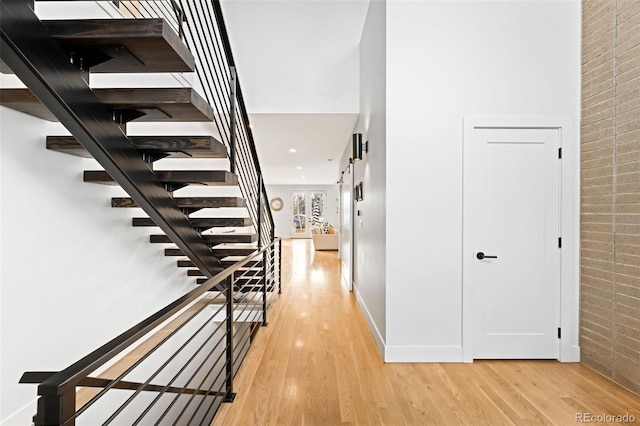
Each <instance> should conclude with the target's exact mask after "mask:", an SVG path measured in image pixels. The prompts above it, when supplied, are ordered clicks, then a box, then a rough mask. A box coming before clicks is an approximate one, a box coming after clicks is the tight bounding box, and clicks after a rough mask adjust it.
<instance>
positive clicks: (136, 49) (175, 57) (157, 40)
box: [42, 18, 195, 73]
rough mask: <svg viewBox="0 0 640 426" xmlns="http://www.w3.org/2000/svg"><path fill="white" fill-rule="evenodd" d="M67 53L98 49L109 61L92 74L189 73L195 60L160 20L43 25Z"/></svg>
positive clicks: (72, 21)
mask: <svg viewBox="0 0 640 426" xmlns="http://www.w3.org/2000/svg"><path fill="white" fill-rule="evenodd" d="M42 23H43V25H44V26H45V28H46V29H47V31H48V32H49V34H51V35H52V37H53V38H54V39H56V41H57V42H58V43H59V44H60V45H61V46H62V48H63V49H64V50H66V51H78V50H80V49H87V48H98V49H100V50H102V51H103V52H104V53H105V54H107V55H109V56H112V59H110V60H107V61H106V62H103V63H101V64H98V65H95V66H93V67H91V68H90V71H91V72H112V73H119V72H121V73H138V72H149V73H151V72H191V71H193V70H194V69H195V60H194V58H193V55H191V52H189V49H188V48H187V46H186V45H185V44H184V43H183V42H182V40H180V38H179V37H178V35H177V34H176V33H175V31H174V30H173V29H172V28H171V26H170V25H169V24H168V23H167V22H166V21H165V20H164V19H161V18H152V19H86V20H55V21H42Z"/></svg>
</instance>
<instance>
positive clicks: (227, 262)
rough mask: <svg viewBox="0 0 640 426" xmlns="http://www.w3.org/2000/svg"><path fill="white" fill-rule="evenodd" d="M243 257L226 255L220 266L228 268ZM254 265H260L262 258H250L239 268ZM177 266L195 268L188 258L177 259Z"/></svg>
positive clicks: (252, 266) (253, 266)
mask: <svg viewBox="0 0 640 426" xmlns="http://www.w3.org/2000/svg"><path fill="white" fill-rule="evenodd" d="M245 257H246V256H227V257H225V258H224V259H220V263H222V266H224V267H225V268H228V267H230V266H233V265H235V264H236V263H238V262H240V261H241V260H244V258H245ZM255 267H259V268H261V267H262V259H256V260H250V261H248V262H247V263H246V264H245V266H243V267H242V268H240V270H243V268H255ZM178 268H196V265H195V264H194V263H193V262H192V261H191V260H189V259H179V260H178Z"/></svg>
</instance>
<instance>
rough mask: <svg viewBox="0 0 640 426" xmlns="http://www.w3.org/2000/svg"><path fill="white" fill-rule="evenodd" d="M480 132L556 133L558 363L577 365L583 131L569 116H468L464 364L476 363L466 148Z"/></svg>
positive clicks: (465, 164) (465, 162) (465, 122)
mask: <svg viewBox="0 0 640 426" xmlns="http://www.w3.org/2000/svg"><path fill="white" fill-rule="evenodd" d="M476 129H556V130H558V136H559V141H558V145H559V147H561V148H562V159H561V160H558V161H560V165H559V170H560V175H559V185H560V188H559V194H560V199H559V214H560V218H559V222H560V233H561V237H562V249H561V250H560V254H559V256H560V259H559V265H560V274H559V280H560V295H559V297H560V303H559V309H560V312H559V318H560V324H559V327H561V329H562V334H561V338H560V351H559V360H560V361H561V362H579V361H580V347H579V346H578V333H579V313H580V309H579V298H580V282H579V276H580V274H579V272H580V263H579V262H580V259H579V248H580V142H579V141H580V137H579V136H580V132H579V129H578V127H577V125H576V124H575V123H574V122H573V120H572V119H571V118H570V117H565V116H548V117H546V116H541V117H538V116H533V117H519V116H518V117H514V116H495V117H488V116H465V117H463V129H462V130H463V137H462V163H463V164H462V206H463V207H462V230H463V232H462V253H461V254H462V361H463V362H473V348H472V343H473V291H472V288H471V284H470V282H469V280H468V279H467V276H468V271H469V270H470V267H471V262H472V261H473V260H474V259H473V256H472V255H467V254H469V253H472V252H473V250H474V248H473V247H472V246H471V241H470V235H469V233H468V232H466V230H467V229H470V223H471V222H470V215H469V209H468V208H467V206H468V205H469V203H468V200H470V196H471V194H470V193H469V191H470V190H469V187H470V185H469V183H470V180H469V179H471V176H469V174H468V173H465V171H466V170H467V168H468V164H469V162H470V161H471V159H470V158H469V157H468V154H467V152H468V150H467V149H465V148H466V146H467V145H468V144H469V143H471V141H472V139H473V137H472V135H473V134H474V131H475V130H476Z"/></svg>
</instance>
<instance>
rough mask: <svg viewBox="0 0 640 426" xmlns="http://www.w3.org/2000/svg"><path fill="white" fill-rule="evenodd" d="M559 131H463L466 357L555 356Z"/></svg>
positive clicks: (556, 346) (494, 129) (480, 129)
mask: <svg viewBox="0 0 640 426" xmlns="http://www.w3.org/2000/svg"><path fill="white" fill-rule="evenodd" d="M559 136H560V135H559V130H558V129H523V128H519V129H496V128H491V129H489V128H479V129H474V130H473V132H472V135H465V174H466V176H465V186H466V188H465V200H464V203H465V207H464V208H465V227H466V229H465V233H466V234H467V236H466V237H465V246H464V250H465V253H464V256H466V257H467V258H466V259H465V270H464V274H465V277H464V280H465V289H471V290H472V311H473V314H472V315H473V332H472V336H473V337H472V353H473V358H476V359H478V358H506V359H514V358H551V359H557V358H558V356H559V339H558V327H559V325H560V324H559V317H560V315H559V314H560V312H559V309H560V279H559V276H560V269H559V237H560V229H559V216H560V214H559V213H560V212H559V159H558V146H559ZM483 256H484V258H483Z"/></svg>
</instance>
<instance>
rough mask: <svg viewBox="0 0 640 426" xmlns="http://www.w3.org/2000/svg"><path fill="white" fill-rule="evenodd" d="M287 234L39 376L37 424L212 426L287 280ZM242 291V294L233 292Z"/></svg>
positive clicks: (29, 377)
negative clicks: (283, 258)
mask: <svg viewBox="0 0 640 426" xmlns="http://www.w3.org/2000/svg"><path fill="white" fill-rule="evenodd" d="M281 250H282V245H281V240H280V239H277V240H275V241H273V242H272V243H271V244H269V245H267V246H265V247H263V248H262V249H261V250H260V251H258V252H256V253H255V254H252V255H249V256H247V257H245V258H244V259H243V260H242V261H240V262H238V263H236V264H235V265H234V266H233V267H231V268H228V269H226V270H225V271H223V272H221V273H220V274H218V275H216V276H215V277H213V278H211V279H209V280H208V281H207V282H206V283H204V284H203V285H201V286H199V287H198V288H196V289H195V290H193V291H191V292H189V293H188V294H186V295H184V296H182V297H181V298H179V299H178V300H176V301H174V302H173V303H171V304H169V305H167V306H166V307H164V308H163V309H161V310H160V311H158V312H156V313H155V314H153V315H151V316H150V317H148V318H147V319H145V320H144V321H142V322H140V323H139V324H137V325H135V326H133V327H132V328H130V329H129V330H127V331H125V332H124V333H122V334H121V335H119V336H118V337H116V338H115V339H113V340H111V341H110V342H108V343H106V344H105V345H103V346H102V347H100V348H99V349H97V350H95V351H94V352H92V353H90V354H89V355H87V356H85V357H84V358H82V359H81V360H79V361H78V362H76V363H74V364H73V365H71V366H69V367H67V368H66V369H64V370H63V371H57V372H27V373H25V374H24V375H23V377H22V379H21V383H38V384H39V385H38V395H39V396H40V398H39V400H38V411H37V414H36V416H35V417H34V422H35V424H36V426H40V425H67V426H72V425H75V424H76V423H77V424H87V425H98V424H100V425H108V424H119V425H121V424H127V425H138V424H144V425H148V424H189V425H208V424H210V423H211V421H212V419H213V417H214V415H215V413H216V411H217V410H218V408H219V406H220V404H221V403H222V402H225V401H226V402H230V401H233V398H234V397H235V393H234V387H233V376H234V375H235V373H236V371H237V370H238V368H239V366H240V364H241V363H242V360H243V359H244V356H245V354H246V353H247V350H248V349H249V345H250V343H251V339H252V336H253V332H254V328H255V327H256V326H258V325H260V324H262V325H266V323H267V312H268V310H269V307H270V306H271V304H272V302H273V299H274V297H275V294H276V292H278V291H279V289H280V286H281V270H280V265H281V253H282V251H281ZM239 293H242V294H243V295H244V297H243V298H242V301H241V302H238V303H236V302H235V301H234V300H236V299H238V298H237V297H236V296H237V294H239Z"/></svg>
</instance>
